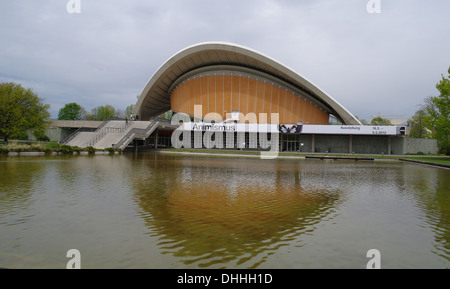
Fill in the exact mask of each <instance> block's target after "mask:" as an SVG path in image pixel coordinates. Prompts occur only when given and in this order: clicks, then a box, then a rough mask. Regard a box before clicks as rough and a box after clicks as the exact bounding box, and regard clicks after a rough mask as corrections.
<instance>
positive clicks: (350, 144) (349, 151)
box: [348, 134, 353, 154]
mask: <svg viewBox="0 0 450 289" xmlns="http://www.w3.org/2000/svg"><path fill="white" fill-rule="evenodd" d="M348 139H349V140H348V153H349V154H352V153H353V135H352V134H351V135H350V136H349V138H348Z"/></svg>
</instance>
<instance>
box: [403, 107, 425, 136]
mask: <svg viewBox="0 0 450 289" xmlns="http://www.w3.org/2000/svg"><path fill="white" fill-rule="evenodd" d="M425 117H426V112H425V110H424V109H419V110H418V111H417V112H416V113H415V114H414V116H413V117H412V118H411V119H410V120H408V125H409V126H410V128H411V129H410V133H409V136H410V137H412V138H428V136H429V130H428V129H427V127H426V125H425Z"/></svg>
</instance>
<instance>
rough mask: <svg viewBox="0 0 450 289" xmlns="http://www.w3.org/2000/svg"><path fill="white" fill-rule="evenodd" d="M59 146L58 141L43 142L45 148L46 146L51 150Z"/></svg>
mask: <svg viewBox="0 0 450 289" xmlns="http://www.w3.org/2000/svg"><path fill="white" fill-rule="evenodd" d="M59 147H60V145H59V143H57V142H54V141H52V142H48V143H46V144H45V148H46V149H51V150H53V149H57V148H59Z"/></svg>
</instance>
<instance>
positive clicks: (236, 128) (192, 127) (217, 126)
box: [180, 122, 279, 133]
mask: <svg viewBox="0 0 450 289" xmlns="http://www.w3.org/2000/svg"><path fill="white" fill-rule="evenodd" d="M180 129H181V130H184V131H210V132H262V133H279V130H278V125H277V124H257V123H252V124H248V123H224V122H219V123H205V122H188V123H183V124H182V125H181V128H180Z"/></svg>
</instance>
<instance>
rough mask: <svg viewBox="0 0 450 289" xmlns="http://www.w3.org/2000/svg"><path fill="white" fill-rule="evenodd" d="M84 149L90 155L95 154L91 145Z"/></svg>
mask: <svg viewBox="0 0 450 289" xmlns="http://www.w3.org/2000/svg"><path fill="white" fill-rule="evenodd" d="M86 150H87V151H88V153H89V154H90V155H91V154H95V148H94V147H92V146H90V147H87V148H86Z"/></svg>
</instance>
